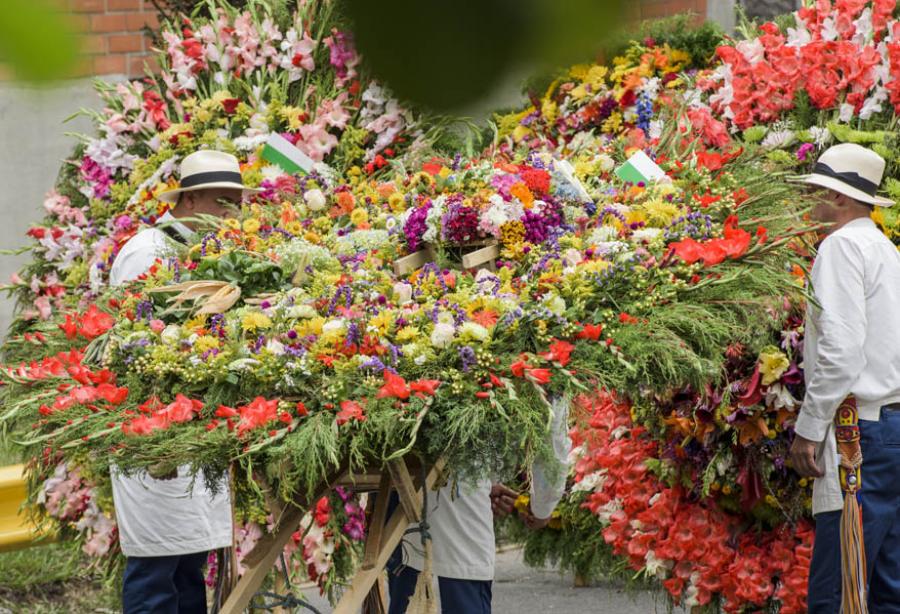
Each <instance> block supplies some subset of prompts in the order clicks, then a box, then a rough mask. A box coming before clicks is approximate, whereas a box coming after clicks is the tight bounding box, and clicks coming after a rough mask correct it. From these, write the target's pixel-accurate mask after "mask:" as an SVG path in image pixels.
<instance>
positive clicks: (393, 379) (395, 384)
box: [376, 369, 409, 401]
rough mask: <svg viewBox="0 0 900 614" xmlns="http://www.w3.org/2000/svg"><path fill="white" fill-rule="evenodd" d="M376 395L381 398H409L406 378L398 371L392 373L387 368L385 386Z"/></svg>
mask: <svg viewBox="0 0 900 614" xmlns="http://www.w3.org/2000/svg"><path fill="white" fill-rule="evenodd" d="M376 397H377V398H379V399H384V398H388V397H390V398H394V399H401V400H404V401H405V400H406V399H408V398H409V388H408V387H407V386H406V380H405V379H403V378H402V377H400V376H399V375H397V374H396V373H392V372H390V371H388V370H387V369H385V370H384V386H382V387H381V390H379V391H378V394H377V395H376Z"/></svg>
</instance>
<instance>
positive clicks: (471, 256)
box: [462, 245, 500, 269]
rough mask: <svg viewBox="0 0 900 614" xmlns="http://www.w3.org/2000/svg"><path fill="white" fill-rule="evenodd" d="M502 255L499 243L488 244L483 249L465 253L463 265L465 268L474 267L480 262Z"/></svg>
mask: <svg viewBox="0 0 900 614" xmlns="http://www.w3.org/2000/svg"><path fill="white" fill-rule="evenodd" d="M499 257H500V247H499V246H497V245H488V246H487V247H482V248H481V249H478V250H475V251H474V252H469V253H468V254H463V257H462V265H463V268H464V269H474V268H475V267H477V266H478V265H480V264H484V263H485V262H490V261H491V260H496V259H497V258H499Z"/></svg>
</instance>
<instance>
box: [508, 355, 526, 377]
mask: <svg viewBox="0 0 900 614" xmlns="http://www.w3.org/2000/svg"><path fill="white" fill-rule="evenodd" d="M527 367H528V363H527V362H526V358H525V357H524V356H520V357H519V360H517V361H516V362H514V363H513V364H511V365H509V370H510V371H511V372H512V374H513V375H514V376H515V377H525V369H526V368H527Z"/></svg>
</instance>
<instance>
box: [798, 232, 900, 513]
mask: <svg viewBox="0 0 900 614" xmlns="http://www.w3.org/2000/svg"><path fill="white" fill-rule="evenodd" d="M811 282H812V290H813V294H814V296H815V298H816V301H817V302H818V304H819V305H818V306H816V305H813V304H810V305H809V306H808V307H807V316H806V327H805V339H804V350H803V354H804V356H803V360H804V371H805V379H806V396H805V398H804V400H803V405H802V406H801V409H800V415H799V416H798V418H797V424H796V426H795V427H794V430H795V431H796V432H797V433H798V434H799V435H801V436H802V437H805V438H806V439H810V440H812V441H819V442H822V444H821V445H820V446H819V451H818V462H819V466H820V467H824V469H825V477H823V478H821V479H817V480H816V481H815V484H814V486H813V513H814V514H818V513H820V512H825V511H833V510H838V509H841V508H842V506H843V497H842V495H841V489H840V484H839V483H838V477H837V475H838V474H837V446H836V443H835V440H834V427H833V423H834V414H835V412H836V411H837V408H838V406H839V405H840V403H841V401H843V400H844V399H845V398H846V397H847V395H849V394H853V395H854V396H855V397H856V399H857V403H858V406H859V418H860V419H861V420H878V417H879V413H880V410H881V407H882V406H884V405H887V404H890V403H897V402H900V253H898V251H897V248H896V247H895V246H894V244H893V243H891V242H890V240H888V238H887V237H885V236H884V234H882V233H881V232H880V231H879V230H878V228H877V226H875V223H874V222H872V220H870V219H868V218H863V219H857V220H854V221H852V222H850V223H848V224H846V225H844V226H843V227H842V228H840V229H838V230H837V231H835V232H834V233H833V234H831V235H830V236H828V237H827V238H826V239H825V240H824V241H823V242H822V244H821V246H820V247H819V253H818V255H817V256H816V261H815V263H814V265H813V269H812V273H811Z"/></svg>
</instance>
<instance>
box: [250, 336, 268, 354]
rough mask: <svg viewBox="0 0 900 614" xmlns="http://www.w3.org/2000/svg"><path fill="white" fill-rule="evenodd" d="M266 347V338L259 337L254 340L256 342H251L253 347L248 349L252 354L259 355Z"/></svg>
mask: <svg viewBox="0 0 900 614" xmlns="http://www.w3.org/2000/svg"><path fill="white" fill-rule="evenodd" d="M265 345H266V336H265V335H260V336H259V337H257V338H256V341H254V342H253V347H252V348H251V349H250V351H251V352H253V353H254V354H259V353H260V352H262V349H263V346H265Z"/></svg>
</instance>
